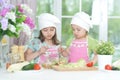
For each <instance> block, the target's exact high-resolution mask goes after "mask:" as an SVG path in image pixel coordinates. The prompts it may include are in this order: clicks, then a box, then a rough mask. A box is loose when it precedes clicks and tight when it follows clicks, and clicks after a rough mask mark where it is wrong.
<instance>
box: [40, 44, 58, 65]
mask: <svg viewBox="0 0 120 80" xmlns="http://www.w3.org/2000/svg"><path fill="white" fill-rule="evenodd" d="M58 59H59V54H58V48H57V47H56V46H53V47H50V48H49V49H48V50H47V51H46V53H45V54H42V55H41V56H40V59H39V63H40V64H43V63H47V62H48V61H49V62H52V61H55V60H58Z"/></svg>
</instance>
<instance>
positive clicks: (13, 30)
mask: <svg viewBox="0 0 120 80" xmlns="http://www.w3.org/2000/svg"><path fill="white" fill-rule="evenodd" d="M8 26H9V27H8V28H9V30H10V31H11V32H13V33H15V32H16V28H15V26H13V25H11V24H9V25H8Z"/></svg>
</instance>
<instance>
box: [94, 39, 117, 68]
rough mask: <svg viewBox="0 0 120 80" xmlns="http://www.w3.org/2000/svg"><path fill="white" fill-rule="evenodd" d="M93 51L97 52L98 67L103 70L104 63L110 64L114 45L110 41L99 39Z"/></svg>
mask: <svg viewBox="0 0 120 80" xmlns="http://www.w3.org/2000/svg"><path fill="white" fill-rule="evenodd" d="M95 51H96V53H97V54H98V69H99V70H105V66H106V65H111V64H112V55H113V54H114V51H115V48H114V45H113V44H112V42H110V41H101V42H100V43H99V44H98V45H97V47H96V50H95Z"/></svg>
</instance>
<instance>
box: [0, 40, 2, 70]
mask: <svg viewBox="0 0 120 80" xmlns="http://www.w3.org/2000/svg"><path fill="white" fill-rule="evenodd" d="M1 40H2V39H0V68H1V67H2V51H1V49H2V43H1Z"/></svg>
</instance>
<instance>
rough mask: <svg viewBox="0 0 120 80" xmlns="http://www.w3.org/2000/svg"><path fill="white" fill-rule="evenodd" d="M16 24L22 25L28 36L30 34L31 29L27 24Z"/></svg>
mask: <svg viewBox="0 0 120 80" xmlns="http://www.w3.org/2000/svg"><path fill="white" fill-rule="evenodd" d="M17 26H20V27H22V29H23V32H25V33H26V34H27V35H29V36H30V35H31V30H30V28H29V26H28V25H27V24H25V23H21V24H18V25H17Z"/></svg>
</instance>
